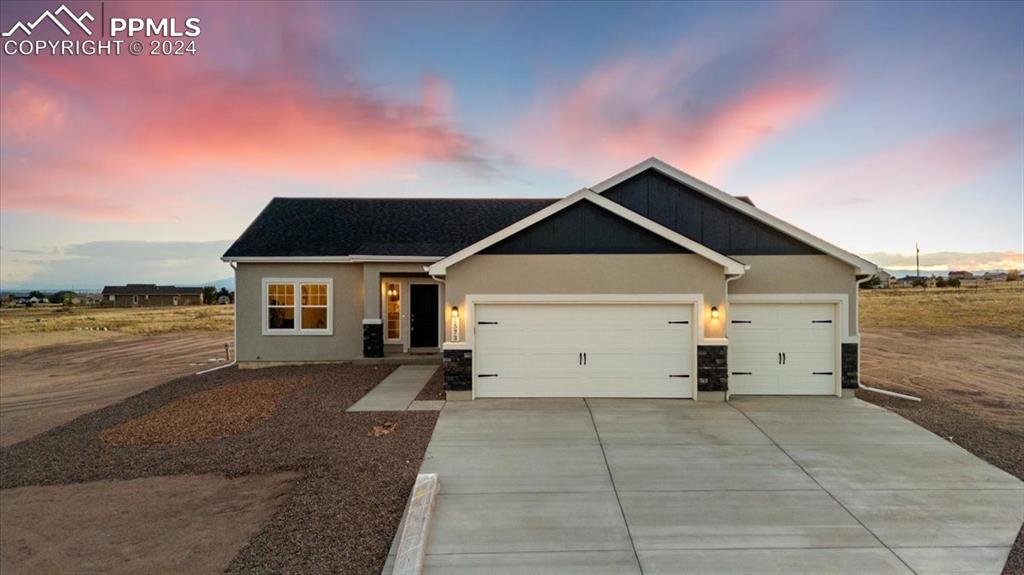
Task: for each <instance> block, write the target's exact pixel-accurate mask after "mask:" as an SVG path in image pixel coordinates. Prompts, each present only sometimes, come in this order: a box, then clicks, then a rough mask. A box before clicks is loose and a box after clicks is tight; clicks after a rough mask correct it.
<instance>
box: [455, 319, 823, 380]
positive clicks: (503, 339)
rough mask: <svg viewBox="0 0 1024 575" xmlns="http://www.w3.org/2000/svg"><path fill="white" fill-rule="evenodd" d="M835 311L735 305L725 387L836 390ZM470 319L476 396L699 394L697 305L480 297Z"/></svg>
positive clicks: (730, 327)
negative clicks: (510, 300)
mask: <svg viewBox="0 0 1024 575" xmlns="http://www.w3.org/2000/svg"><path fill="white" fill-rule="evenodd" d="M835 308H836V306H835V305H834V304H778V303H769V304H753V303H750V304H748V303H744V304H739V303H737V304H732V305H731V307H730V312H729V319H728V320H727V321H729V322H730V324H729V368H728V369H729V373H730V375H729V388H730V394H732V395H736V394H815V395H831V394H835V390H836V384H835V382H836V381H837V380H836V377H835V370H836V369H837V365H836V357H837V352H836V341H837V340H836V329H835V328H836V324H837V319H838V318H837V317H835V315H836V309H835ZM474 316H475V317H474V322H473V323H474V324H475V325H474V329H475V334H474V338H475V344H474V374H475V375H474V382H475V383H474V390H475V396H476V397H660V398H686V397H693V395H694V392H695V391H696V387H697V386H696V378H697V361H696V345H695V342H696V341H697V339H698V338H697V329H698V323H699V322H698V321H697V317H696V311H695V305H694V304H686V303H658V302H652V303H607V304H606V303H602V304H588V303H515V304H508V303H502V304H497V303H488V304H483V303H481V304H477V305H476V306H475V314H474ZM713 321H715V320H713ZM717 321H721V320H717Z"/></svg>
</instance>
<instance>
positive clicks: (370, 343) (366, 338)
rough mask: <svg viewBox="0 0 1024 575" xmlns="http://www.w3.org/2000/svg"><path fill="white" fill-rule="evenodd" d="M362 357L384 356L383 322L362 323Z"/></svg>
mask: <svg viewBox="0 0 1024 575" xmlns="http://www.w3.org/2000/svg"><path fill="white" fill-rule="evenodd" d="M363 357H384V324H382V323H364V324H363Z"/></svg>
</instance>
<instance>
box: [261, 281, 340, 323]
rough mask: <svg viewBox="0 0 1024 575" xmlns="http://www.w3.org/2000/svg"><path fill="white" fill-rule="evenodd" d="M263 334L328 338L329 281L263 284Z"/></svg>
mask: <svg viewBox="0 0 1024 575" xmlns="http://www.w3.org/2000/svg"><path fill="white" fill-rule="evenodd" d="M263 298H264V299H263V301H264V313H263V333H264V334H267V335H303V334H305V335H329V334H331V333H332V331H333V330H332V329H331V317H332V313H331V312H332V310H331V280H329V279H301V280H290V279H265V280H263Z"/></svg>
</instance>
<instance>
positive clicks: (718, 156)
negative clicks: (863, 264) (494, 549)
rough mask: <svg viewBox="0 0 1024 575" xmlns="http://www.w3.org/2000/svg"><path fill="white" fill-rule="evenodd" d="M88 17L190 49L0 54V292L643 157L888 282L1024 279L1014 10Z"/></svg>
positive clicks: (119, 6) (137, 267) (348, 8)
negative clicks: (122, 23) (180, 34)
mask: <svg viewBox="0 0 1024 575" xmlns="http://www.w3.org/2000/svg"><path fill="white" fill-rule="evenodd" d="M66 3H67V5H68V7H69V8H71V9H72V10H74V11H75V12H78V13H80V12H81V11H82V10H89V11H90V12H91V13H92V14H95V15H96V17H97V19H98V18H99V14H100V5H99V4H100V3H99V2H66ZM58 6H60V2H7V1H5V2H3V3H2V4H0V28H2V30H3V31H7V30H8V29H9V28H10V27H11V26H12V25H14V24H15V23H16V22H18V21H21V20H29V21H31V20H34V19H35V18H36V17H37V16H38V15H39V14H40V13H41V12H42V11H43V10H46V9H50V10H53V9H56V8H57V7H58ZM105 10H106V14H107V16H108V17H109V16H111V15H123V16H143V17H151V18H162V17H176V18H179V19H184V18H188V17H198V18H200V20H201V28H202V33H201V35H200V36H199V37H198V38H197V39H196V46H197V48H198V51H199V53H198V54H197V55H195V56H188V55H186V56H152V55H148V54H144V55H140V56H137V57H136V56H131V55H127V54H125V55H121V56H116V57H114V56H110V57H106V56H52V57H51V56H45V55H44V56H20V55H18V56H10V55H0V268H2V270H0V287H3V288H4V289H16V288H22V287H26V286H41V287H65V286H78V287H99V286H102V285H103V284H108V283H124V282H128V281H132V282H160V283H167V282H177V283H182V284H185V283H201V282H206V281H210V280H216V279H219V278H224V277H227V276H229V275H231V273H230V270H229V269H228V268H227V266H226V264H223V263H221V262H220V261H219V260H218V259H217V258H218V257H219V256H220V254H221V253H222V252H223V251H224V249H226V247H227V245H228V244H229V243H230V241H231V240H232V239H233V238H235V237H237V236H238V235H239V234H240V233H241V231H242V230H243V229H244V228H245V226H246V225H247V224H248V223H249V222H250V221H251V220H252V219H253V218H254V217H255V215H256V214H257V213H258V212H259V210H260V209H261V208H262V207H263V206H264V205H265V204H266V202H267V201H268V200H269V199H270V198H271V197H273V196H397V197H413V196H438V197H465V196H492V197H557V196H564V195H566V194H568V193H571V192H572V191H575V190H576V189H578V188H580V187H583V186H587V185H591V184H595V183H597V182H599V181H601V180H603V179H605V178H607V177H608V176H611V175H613V174H615V173H616V172H619V171H621V170H623V169H625V168H628V167H630V166H631V165H633V164H636V163H638V162H640V161H642V160H644V159H646V158H647V157H650V156H657V157H659V158H661V159H663V160H665V161H667V162H669V163H671V164H673V165H675V166H677V167H679V168H680V169H682V170H684V171H686V172H689V173H691V174H693V175H694V176H697V177H699V178H701V179H704V180H706V181H707V182H709V183H711V184H713V185H715V186H717V187H719V188H721V189H723V190H725V191H726V192H729V193H732V194H736V195H749V196H751V197H752V198H753V200H754V201H755V203H756V204H757V205H758V206H759V207H761V208H763V209H766V210H768V211H769V212H772V213H773V214H775V215H777V216H779V217H782V218H783V219H786V220H788V221H790V222H792V223H794V224H796V225H798V226H800V227H802V228H804V229H806V230H808V231H810V232H812V233H814V234H816V235H819V236H821V237H823V238H825V239H827V240H829V241H831V242H833V243H835V244H838V245H839V246H841V247H843V248H845V249H848V250H850V251H853V252H856V253H858V254H860V255H862V256H865V257H868V258H869V259H871V260H872V261H875V262H876V263H879V264H881V265H883V266H890V267H901V268H905V267H907V266H906V265H905V264H909V263H910V262H912V261H913V257H912V255H910V254H913V251H914V243H915V242H919V243H920V245H921V250H922V253H923V254H924V258H925V259H924V261H923V262H922V263H923V264H924V266H925V268H926V269H931V270H943V269H946V268H947V267H948V268H953V269H960V268H966V269H993V268H1007V267H1021V266H1022V265H1024V255H1022V253H1021V252H1024V3H992V4H986V3H981V2H975V3H959V4H937V3H914V4H902V5H901V4H894V3H885V4H881V3H880V4H868V3H856V4H854V3H850V4H811V3H795V4H768V3H757V4H740V3H732V4H725V3H721V4H719V3H716V4H696V3H681V4H638V3H629V4H612V3H601V4H592V5H590V4H570V3H559V4H543V3H530V4H511V3H509V4H499V3H487V4H480V5H473V4H467V3H458V4H426V3H417V4H399V3H388V4H380V5H359V4H329V5H328V4H321V5H318V4H315V3H312V2H308V3H301V4H298V3H296V4H282V5H274V4H270V3H254V4H241V3H239V4H235V3H194V4H193V3H187V2H181V3H178V2H152V3H133V2H110V1H108V2H106V6H105ZM97 25H98V20H97ZM37 36H38V37H39V38H52V39H61V38H63V37H64V36H63V34H60V33H59V32H58V31H56V30H45V31H44V30H42V26H41V27H40V29H39V31H38V32H37V33H36V34H33V36H32V38H33V39H36V38H37ZM4 40H6V38H5V39H4ZM900 254H903V255H902V256H901V255H900ZM908 256H909V258H908Z"/></svg>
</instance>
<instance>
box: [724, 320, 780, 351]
mask: <svg viewBox="0 0 1024 575" xmlns="http://www.w3.org/2000/svg"><path fill="white" fill-rule="evenodd" d="M767 326H768V324H763V326H761V325H759V326H751V325H745V324H735V325H732V326H730V328H729V344H730V346H731V345H732V344H734V343H735V344H739V345H740V346H741V347H742V348H743V349H750V350H769V351H775V350H777V349H778V346H779V330H778V328H775V327H767Z"/></svg>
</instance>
